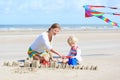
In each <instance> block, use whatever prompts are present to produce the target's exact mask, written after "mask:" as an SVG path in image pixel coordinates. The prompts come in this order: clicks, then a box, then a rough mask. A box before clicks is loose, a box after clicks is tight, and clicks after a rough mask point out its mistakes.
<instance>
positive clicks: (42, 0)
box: [0, 0, 120, 25]
mask: <svg viewBox="0 0 120 80" xmlns="http://www.w3.org/2000/svg"><path fill="white" fill-rule="evenodd" d="M119 4H120V0H0V25H4V24H5V25H6V24H52V23H60V24H107V23H105V22H104V21H102V20H101V19H98V18H96V17H90V18H85V15H84V14H85V9H84V8H83V5H103V6H108V7H118V8H120V5H119ZM99 11H107V12H117V13H120V9H117V10H110V9H104V8H102V9H99ZM105 17H108V18H109V19H111V20H112V21H114V22H117V23H120V16H119V17H118V16H114V15H105Z"/></svg>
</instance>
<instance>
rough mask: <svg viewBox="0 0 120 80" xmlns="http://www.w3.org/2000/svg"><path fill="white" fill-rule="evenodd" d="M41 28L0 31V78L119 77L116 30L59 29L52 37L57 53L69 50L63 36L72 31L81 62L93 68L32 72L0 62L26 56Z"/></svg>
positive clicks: (78, 79) (119, 41)
mask: <svg viewBox="0 0 120 80" xmlns="http://www.w3.org/2000/svg"><path fill="white" fill-rule="evenodd" d="M43 31H44V30H38V31H35V30H34V31H25V30H24V31H0V80H119V79H120V62H119V61H120V31H119V30H73V31H72V30H62V31H61V32H60V33H59V34H58V35H56V36H55V37H54V40H53V47H54V48H55V49H56V50H57V51H59V52H60V53H61V54H63V55H66V54H67V53H68V51H69V48H70V47H69V45H68V44H67V41H66V40H67V38H68V36H70V35H75V36H76V37H77V38H78V39H79V43H78V44H79V46H80V48H81V50H82V58H83V61H82V63H81V64H82V65H97V66H98V69H97V70H72V69H71V70H70V69H44V68H40V69H39V70H37V71H36V72H30V73H22V74H19V73H14V68H13V67H5V66H3V62H4V61H16V60H19V59H26V58H27V57H28V55H27V50H28V47H29V45H30V44H31V43H32V42H33V41H34V39H35V38H36V37H37V36H38V35H39V34H40V33H41V32H43Z"/></svg>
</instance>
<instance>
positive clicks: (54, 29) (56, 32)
mask: <svg viewBox="0 0 120 80" xmlns="http://www.w3.org/2000/svg"><path fill="white" fill-rule="evenodd" d="M59 32H60V29H59V28H52V29H51V34H52V35H56V34H58V33H59Z"/></svg>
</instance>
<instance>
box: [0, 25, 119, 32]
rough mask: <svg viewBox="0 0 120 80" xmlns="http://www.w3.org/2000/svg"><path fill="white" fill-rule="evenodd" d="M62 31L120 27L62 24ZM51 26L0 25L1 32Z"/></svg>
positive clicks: (115, 28) (114, 27) (116, 28)
mask: <svg viewBox="0 0 120 80" xmlns="http://www.w3.org/2000/svg"><path fill="white" fill-rule="evenodd" d="M60 25H61V28H62V30H99V29H100V30H111V29H112V30H120V27H116V26H111V25H105V24H60ZM50 26H51V24H22V25H21V24H20V25H18V24H14V25H0V31H17V30H46V29H48V28H49V27H50Z"/></svg>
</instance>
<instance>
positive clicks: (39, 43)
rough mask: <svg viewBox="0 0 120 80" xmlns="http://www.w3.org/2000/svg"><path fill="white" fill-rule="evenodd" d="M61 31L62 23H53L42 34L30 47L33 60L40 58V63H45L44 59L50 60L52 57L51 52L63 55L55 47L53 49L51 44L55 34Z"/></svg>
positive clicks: (29, 53)
mask: <svg viewBox="0 0 120 80" xmlns="http://www.w3.org/2000/svg"><path fill="white" fill-rule="evenodd" d="M59 31H60V25H59V24H58V23H54V24H53V25H51V27H50V28H49V29H48V31H46V32H43V33H42V34H40V35H39V36H38V38H37V39H36V40H35V41H34V42H33V43H32V44H31V46H30V47H29V50H28V55H29V57H30V58H33V60H39V61H40V63H43V61H49V59H50V58H52V56H51V52H52V53H55V54H57V55H59V56H60V57H62V56H61V54H60V53H59V52H57V51H56V50H55V49H53V48H52V45H51V41H52V39H53V36H55V35H56V34H58V33H59ZM48 54H49V55H50V56H49V55H48Z"/></svg>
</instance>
